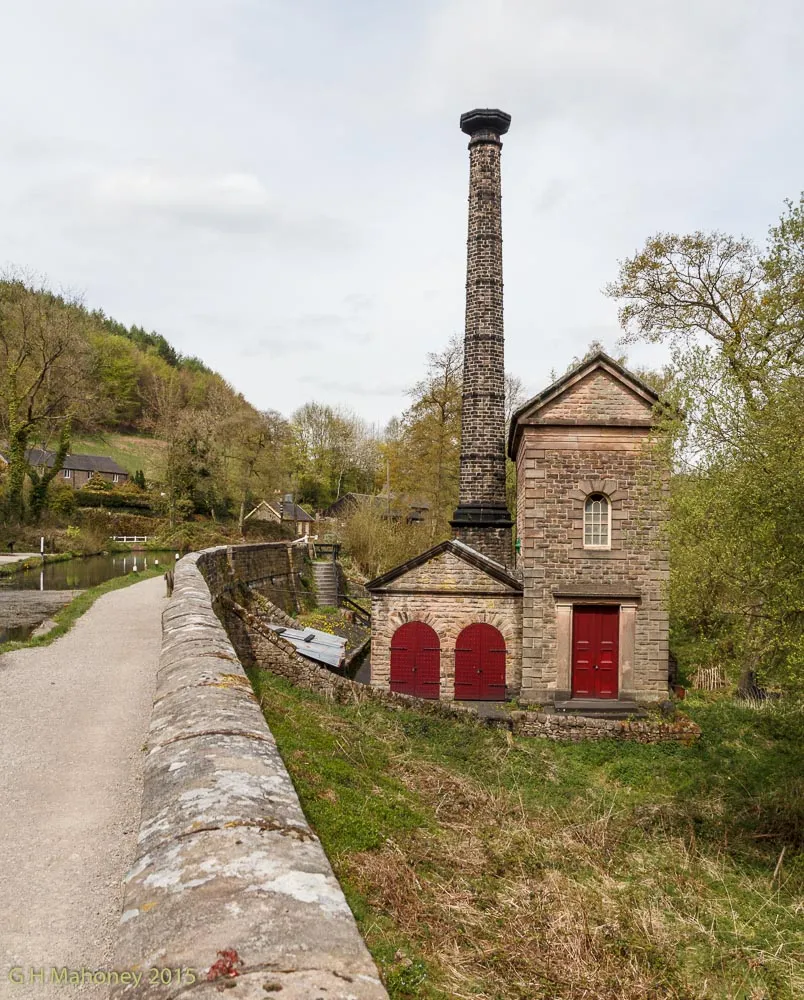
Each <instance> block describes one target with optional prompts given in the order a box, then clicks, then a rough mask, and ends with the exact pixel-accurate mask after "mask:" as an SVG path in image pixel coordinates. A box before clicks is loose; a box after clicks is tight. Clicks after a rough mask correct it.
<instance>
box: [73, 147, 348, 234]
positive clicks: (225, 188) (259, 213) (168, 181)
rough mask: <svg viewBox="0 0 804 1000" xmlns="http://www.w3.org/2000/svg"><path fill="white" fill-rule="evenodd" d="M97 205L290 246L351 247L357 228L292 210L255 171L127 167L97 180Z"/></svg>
mask: <svg viewBox="0 0 804 1000" xmlns="http://www.w3.org/2000/svg"><path fill="white" fill-rule="evenodd" d="M90 197H91V198H92V200H93V201H94V202H95V204H96V205H97V206H98V207H99V208H101V209H102V210H106V211H109V210H111V211H116V212H118V213H120V214H124V215H128V216H133V217H137V216H141V215H142V214H145V215H147V216H151V217H152V218H155V219H159V220H162V221H163V222H166V223H168V224H175V225H179V226H182V227H187V228H191V229H201V230H207V231H209V232H213V233H220V234H225V235H231V234H243V235H247V234H257V235H259V234H266V233H267V234H273V235H274V236H276V237H277V238H279V239H281V240H284V241H287V243H288V244H289V245H292V246H296V245H299V244H302V245H314V246H316V247H318V248H322V249H329V248H332V247H339V248H341V249H347V248H349V247H351V246H353V245H354V243H355V230H354V227H352V226H350V225H349V224H348V223H346V222H345V221H344V220H343V219H337V218H333V217H331V216H327V215H319V214H315V213H309V212H305V211H303V210H302V211H300V210H298V209H297V208H290V207H289V206H288V205H287V204H286V203H285V204H283V203H282V202H280V201H279V199H277V198H275V197H272V196H271V195H270V194H269V192H268V190H267V189H266V187H265V185H264V184H263V183H262V181H261V180H260V179H259V178H258V177H257V176H255V175H254V174H251V173H236V172H232V173H223V174H218V175H204V174H182V173H177V172H168V171H165V170H159V169H157V168H155V167H128V168H124V169H120V170H112V171H109V172H106V173H104V174H101V175H100V176H99V177H97V178H96V179H95V180H94V181H93V183H92V185H91V189H90Z"/></svg>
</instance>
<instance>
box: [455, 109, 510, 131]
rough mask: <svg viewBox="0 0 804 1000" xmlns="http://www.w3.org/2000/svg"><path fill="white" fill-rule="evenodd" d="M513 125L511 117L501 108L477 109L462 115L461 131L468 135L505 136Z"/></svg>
mask: <svg viewBox="0 0 804 1000" xmlns="http://www.w3.org/2000/svg"><path fill="white" fill-rule="evenodd" d="M510 125H511V116H510V115H507V114H506V113H505V112H504V111H500V109H499V108H475V109H474V111H466V112H464V114H462V115H461V131H462V132H465V133H466V134H467V135H475V134H476V133H478V132H494V133H495V134H496V135H505V133H506V132H507V131H508V129H509V127H510Z"/></svg>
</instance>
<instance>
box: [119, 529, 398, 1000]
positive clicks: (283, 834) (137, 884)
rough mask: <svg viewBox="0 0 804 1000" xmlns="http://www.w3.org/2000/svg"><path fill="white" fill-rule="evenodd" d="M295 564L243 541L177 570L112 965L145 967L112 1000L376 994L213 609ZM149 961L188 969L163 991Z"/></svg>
mask: <svg viewBox="0 0 804 1000" xmlns="http://www.w3.org/2000/svg"><path fill="white" fill-rule="evenodd" d="M280 549H281V550H283V551H282V552H280ZM283 558H284V563H283V562H282V560H283ZM294 558H295V557H294V554H293V553H292V552H290V553H289V552H288V546H287V545H284V544H282V545H281V546H279V547H277V546H242V547H234V548H228V549H227V548H218V549H211V550H206V551H205V552H202V553H195V554H192V555H189V556H185V557H184V558H183V559H181V560H180V561H179V562H178V563H177V564H176V568H175V586H174V590H173V596H172V598H171V600H170V601H169V602H168V604H167V606H166V608H165V611H164V614H163V634H162V652H161V657H160V669H159V674H158V681H157V690H156V695H155V699H154V709H153V716H152V719H151V726H150V731H149V734H148V740H147V757H146V759H145V765H144V788H143V804H142V817H141V824H140V831H139V838H138V856H137V860H136V862H135V864H134V866H133V867H132V869H131V871H130V872H129V873H128V875H127V877H126V890H125V899H124V907H123V914H122V918H121V921H120V928H119V934H118V943H117V949H116V955H115V968H117V969H119V970H129V971H130V970H135V971H136V970H138V971H140V972H143V973H144V975H143V976H142V977H141V979H140V981H139V983H137V982H135V981H134V980H133V977H131V978H130V979H129V981H128V982H125V983H119V984H118V985H116V986H114V987H113V989H112V997H113V1000H119V998H121V997H134V998H137V1000H139V998H154V1000H155V998H157V997H158V998H160V1000H164V998H165V997H166V996H170V997H172V998H178V997H183V996H185V995H186V996H188V997H189V996H192V997H194V998H199V1000H204V998H211V997H213V996H215V995H216V994H217V992H218V991H220V990H221V988H222V987H223V986H234V987H236V994H235V995H236V996H237V997H240V998H242V1000H257V998H260V1000H262V998H264V997H265V996H266V994H268V995H270V996H273V995H274V994H277V995H281V996H282V998H283V1000H285V998H286V1000H311V998H314V997H319V996H321V997H327V998H328V1000H330V998H331V1000H382V998H385V1000H387V993H386V991H385V989H384V988H383V986H382V984H381V983H380V980H379V977H378V974H377V970H376V967H375V965H374V963H373V961H372V959H371V956H370V955H369V953H368V951H367V949H366V947H365V944H364V943H363V940H362V938H361V936H360V934H359V932H358V929H357V926H356V924H355V922H354V918H353V917H352V914H351V911H350V910H349V907H348V905H347V903H346V900H345V898H344V896H343V893H342V891H341V889H340V886H339V885H338V882H337V880H336V879H335V876H334V875H333V873H332V869H331V867H330V865H329V862H328V860H327V858H326V855H325V854H324V851H323V849H322V847H321V844H320V842H319V841H318V839H317V837H316V836H315V834H314V833H313V831H312V830H311V829H310V827H309V825H308V823H307V821H306V819H305V817H304V814H303V812H302V809H301V806H300V804H299V800H298V797H297V795H296V792H295V790H294V788H293V785H292V782H291V780H290V777H289V776H288V774H287V771H286V769H285V766H284V764H283V762H282V760H281V757H280V756H279V753H278V751H277V748H276V744H275V742H274V739H273V737H272V736H271V733H270V731H269V729H268V726H267V724H266V722H265V719H264V717H263V714H262V712H261V710H260V706H259V705H258V704H257V700H256V698H255V696H254V693H253V691H252V689H251V685H250V684H249V681H248V679H247V677H246V675H245V673H244V671H243V667H242V665H241V664H240V662H239V660H238V657H237V655H236V652H235V649H234V647H233V645H232V641H231V640H230V639H229V637H228V636H227V634H226V631H225V630H224V628H223V626H222V624H221V622H220V621H219V619H218V618H217V616H216V615H215V613H214V611H213V596H214V597H216V598H217V600H218V603H219V604H223V603H229V602H230V597H229V596H228V595H229V594H230V593H231V592H233V591H234V589H235V587H236V585H237V583H238V582H249V577H250V576H253V577H254V578H255V579H256V581H257V582H260V581H263V582H264V581H265V580H266V579H268V580H269V579H270V577H271V576H272V575H273V576H275V577H276V576H277V575H279V572H280V571H281V570H282V569H283V567H287V566H289V563H288V559H290V560H293V559H294ZM233 571H234V572H233ZM288 572H290V570H289V569H288ZM238 576H241V580H240V581H238V579H237V577H238ZM207 579H208V580H209V582H207ZM269 586H271V585H270V583H269ZM272 586H274V589H275V590H276V591H277V592H278V591H279V590H280V588H279V587H278V586H277V585H276V583H274V584H273V585H272ZM286 645H287V644H286ZM150 969H165V970H176V969H181V970H188V971H187V972H185V973H180V975H179V976H178V977H176V976H175V972H173V973H171V974H170V975H171V977H172V981H171V983H170V984H169V985H167V986H166V985H165V984H164V983H161V982H152V981H151V980H152V978H153V977H152V976H151V975H149V974H148V970H150ZM232 971H236V972H237V976H236V978H235V977H234V976H232V975H231V972H232Z"/></svg>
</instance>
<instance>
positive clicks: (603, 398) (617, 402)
mask: <svg viewBox="0 0 804 1000" xmlns="http://www.w3.org/2000/svg"><path fill="white" fill-rule="evenodd" d="M651 410H652V407H651V405H650V403H648V402H647V400H645V399H642V398H641V397H640V396H638V395H637V394H636V393H634V392H632V391H631V390H630V389H628V388H627V387H626V386H625V385H624V384H623V382H622V381H620V380H619V379H616V378H614V377H613V376H612V375H610V374H609V373H608V372H607V371H604V370H603V369H601V368H597V369H595V370H593V371H591V372H590V373H589V374H588V375H586V376H585V377H584V378H582V379H580V380H579V381H578V382H575V383H574V384H572V385H570V386H569V387H568V388H567V389H566V390H565V391H564V392H562V393H561V394H560V395H559V396H557V397H556V398H555V399H554V400H552V401H551V402H549V403H545V404H544V405H543V406H542V407H541V408H540V409H539V410H538V411H537V413H536V414H534V417H533V419H535V420H537V421H538V422H539V423H551V422H552V421H562V422H563V421H567V422H572V423H578V424H584V423H593V424H598V423H606V424H616V423H626V422H627V423H630V422H634V421H637V422H639V423H649V422H650V418H651ZM526 419H527V416H526Z"/></svg>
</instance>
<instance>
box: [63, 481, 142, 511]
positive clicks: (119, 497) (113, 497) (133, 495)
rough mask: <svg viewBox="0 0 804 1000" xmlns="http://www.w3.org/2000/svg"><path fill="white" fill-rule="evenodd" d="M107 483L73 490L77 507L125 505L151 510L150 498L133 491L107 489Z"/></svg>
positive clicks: (135, 508)
mask: <svg viewBox="0 0 804 1000" xmlns="http://www.w3.org/2000/svg"><path fill="white" fill-rule="evenodd" d="M108 486H110V484H109V483H107V484H106V486H104V488H103V489H100V490H96V489H89V488H88V487H87V486H84V487H82V488H81V489H80V490H76V491H75V499H76V502H77V503H78V506H79V507H127V508H130V509H132V510H135V511H140V510H147V511H150V510H153V506H152V504H151V499H150V497H148V496H142V495H141V494H138V493H137V492H135V491H133V490H132V491H130V492H126V493H124V492H122V491H120V490H112V489H107V487H108Z"/></svg>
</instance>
